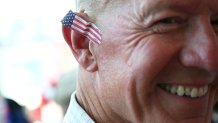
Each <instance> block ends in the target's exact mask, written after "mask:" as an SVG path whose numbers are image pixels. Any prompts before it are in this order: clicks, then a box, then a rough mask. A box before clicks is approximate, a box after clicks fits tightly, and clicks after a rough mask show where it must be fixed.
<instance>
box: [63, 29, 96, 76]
mask: <svg viewBox="0 0 218 123" xmlns="http://www.w3.org/2000/svg"><path fill="white" fill-rule="evenodd" d="M62 31H63V36H64V39H65V41H66V42H67V44H68V45H69V47H70V49H71V51H72V53H73V55H74V57H75V58H76V60H77V62H78V63H79V64H80V66H82V67H83V68H84V69H86V70H87V71H89V72H95V71H97V69H98V67H97V63H96V59H95V57H94V55H93V52H91V51H90V48H91V47H90V43H91V42H90V40H89V39H88V38H86V37H85V36H83V35H82V34H81V33H79V32H76V31H72V30H71V29H69V28H66V27H64V26H63V27H62Z"/></svg>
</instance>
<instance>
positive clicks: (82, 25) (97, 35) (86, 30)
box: [61, 10, 101, 44]
mask: <svg viewBox="0 0 218 123" xmlns="http://www.w3.org/2000/svg"><path fill="white" fill-rule="evenodd" d="M61 23H62V24H63V26H65V27H67V28H70V29H72V30H74V31H77V32H79V33H81V34H82V35H84V36H86V37H87V38H88V39H90V40H91V41H93V42H94V43H95V44H100V43H101V32H100V30H99V29H98V28H97V26H95V25H94V24H93V23H91V22H87V21H86V20H84V19H83V18H81V17H79V16H78V15H77V14H76V13H74V12H72V11H71V10H70V11H69V12H68V13H67V14H66V15H65V17H64V18H63V19H62V21H61Z"/></svg>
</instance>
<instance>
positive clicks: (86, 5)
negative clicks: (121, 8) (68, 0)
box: [75, 0, 116, 20]
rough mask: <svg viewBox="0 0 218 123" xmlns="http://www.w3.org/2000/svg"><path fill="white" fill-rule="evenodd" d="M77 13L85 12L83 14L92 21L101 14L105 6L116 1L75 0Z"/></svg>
mask: <svg viewBox="0 0 218 123" xmlns="http://www.w3.org/2000/svg"><path fill="white" fill-rule="evenodd" d="M75 1H76V9H77V11H81V10H85V12H86V13H87V14H88V15H89V17H91V18H92V19H93V20H95V19H96V16H98V15H99V14H100V13H102V12H103V11H104V10H105V8H106V5H107V4H108V3H110V2H112V1H116V0H75Z"/></svg>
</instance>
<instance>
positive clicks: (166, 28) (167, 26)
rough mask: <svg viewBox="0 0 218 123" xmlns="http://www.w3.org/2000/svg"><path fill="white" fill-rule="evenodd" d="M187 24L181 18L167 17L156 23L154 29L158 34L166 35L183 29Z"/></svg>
mask: <svg viewBox="0 0 218 123" xmlns="http://www.w3.org/2000/svg"><path fill="white" fill-rule="evenodd" d="M185 22H186V21H185V19H183V18H181V17H167V18H163V19H160V20H158V21H156V22H155V23H154V24H153V26H152V28H153V31H154V32H156V33H165V32H170V31H173V30H176V29H179V28H181V27H182V26H183V25H184V24H185Z"/></svg>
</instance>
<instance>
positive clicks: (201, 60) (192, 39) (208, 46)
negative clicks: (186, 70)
mask: <svg viewBox="0 0 218 123" xmlns="http://www.w3.org/2000/svg"><path fill="white" fill-rule="evenodd" d="M190 30H191V31H190V32H189V33H188V34H187V35H186V39H185V46H184V48H183V49H182V51H181V54H180V55H181V56H180V60H181V62H182V64H183V65H184V66H187V67H197V68H201V69H205V70H207V71H213V72H218V41H217V36H218V35H217V34H216V33H215V31H214V28H213V26H212V25H211V23H210V21H209V19H208V20H207V19H204V18H200V19H198V21H196V23H195V24H193V25H192V27H190Z"/></svg>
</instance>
